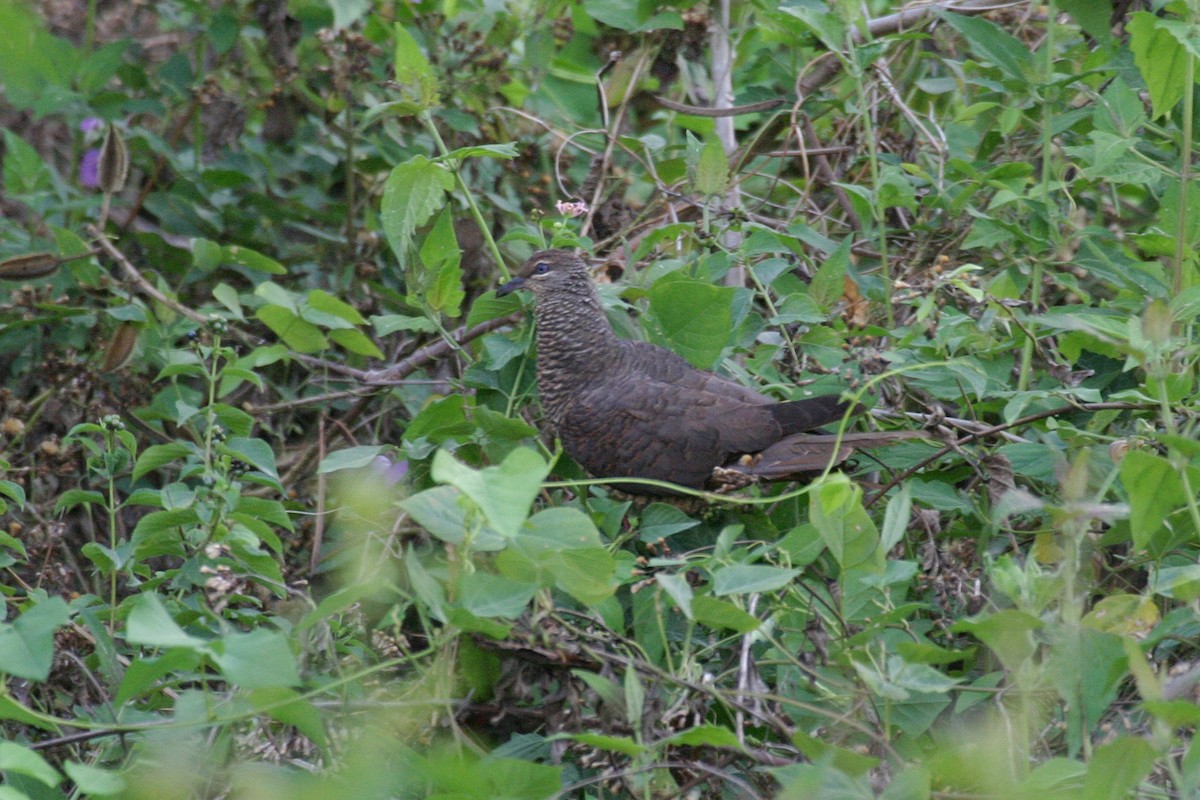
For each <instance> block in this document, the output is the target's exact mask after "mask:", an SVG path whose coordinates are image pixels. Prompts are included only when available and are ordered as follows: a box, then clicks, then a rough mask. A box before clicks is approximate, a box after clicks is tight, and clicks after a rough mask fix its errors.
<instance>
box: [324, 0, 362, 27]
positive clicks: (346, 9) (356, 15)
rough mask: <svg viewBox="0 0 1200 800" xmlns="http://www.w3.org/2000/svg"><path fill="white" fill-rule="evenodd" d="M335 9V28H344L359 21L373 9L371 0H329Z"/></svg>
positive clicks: (331, 6)
mask: <svg viewBox="0 0 1200 800" xmlns="http://www.w3.org/2000/svg"><path fill="white" fill-rule="evenodd" d="M328 2H329V7H330V8H331V9H332V10H333V28H334V30H339V31H340V30H342V29H343V28H349V27H350V26H351V25H353V24H354V23H356V22H358V21H359V20H360V19H362V18H363V17H364V16H366V14H367V12H368V11H370V10H371V0H328Z"/></svg>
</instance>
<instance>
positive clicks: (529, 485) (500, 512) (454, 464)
mask: <svg viewBox="0 0 1200 800" xmlns="http://www.w3.org/2000/svg"><path fill="white" fill-rule="evenodd" d="M431 474H432V476H433V479H434V480H435V481H437V482H438V483H448V484H450V485H451V486H455V487H457V488H458V489H459V490H460V491H461V492H462V493H463V494H465V495H466V496H467V497H469V498H470V499H471V500H472V501H473V502H474V503H475V504H476V505H477V506H478V507H479V510H480V511H482V512H483V515H484V518H485V519H487V521H488V522H489V523H490V524H491V526H492V527H493V528H495V529H496V530H497V531H499V532H500V533H501V534H503V535H504V536H506V537H509V538H512V537H515V536H516V535H517V532H518V531H519V530H520V528H521V523H523V522H524V521H525V519H526V517H528V516H529V506H530V505H531V504H532V503H533V499H534V498H535V497H537V493H538V492H539V491H540V490H541V487H542V481H543V480H545V478H546V476H547V475H549V474H550V465H549V464H547V463H546V462H545V461H544V460H543V459H542V457H541V456H540V455H538V454H537V453H536V452H534V451H533V450H530V449H529V448H526V447H518V448H516V449H514V450H513V451H512V452H511V453H509V454H508V456H507V457H506V458H505V459H504V461H502V462H501V463H500V464H499V465H497V466H492V467H485V468H484V469H479V470H476V469H472V468H470V467H468V466H466V465H465V464H463V463H461V462H459V461H457V460H455V458H454V457H453V456H452V455H450V454H449V453H447V452H446V451H445V450H438V451H437V453H435V454H434V457H433V469H432V473H431Z"/></svg>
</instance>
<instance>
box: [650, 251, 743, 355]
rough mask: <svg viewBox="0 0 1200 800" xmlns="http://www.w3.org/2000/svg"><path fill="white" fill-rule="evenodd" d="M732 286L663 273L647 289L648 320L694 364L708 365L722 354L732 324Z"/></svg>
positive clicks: (675, 349) (665, 341)
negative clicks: (648, 294)
mask: <svg viewBox="0 0 1200 800" xmlns="http://www.w3.org/2000/svg"><path fill="white" fill-rule="evenodd" d="M733 296H734V289H733V288H732V287H718V286H712V285H711V284H708V283H704V282H703V281H696V280H691V279H689V278H685V277H683V276H682V275H679V274H678V273H671V274H670V275H665V276H663V277H662V278H659V279H658V280H657V281H655V283H654V286H653V287H651V289H650V314H649V318H650V322H651V323H653V325H654V326H655V327H657V329H658V331H659V332H660V333H661V337H662V339H663V340H664V341H663V344H665V345H667V346H668V347H670V348H671V349H672V350H674V351H675V352H677V353H679V354H680V355H681V356H683V357H684V358H686V359H687V360H688V361H689V362H690V363H691V364H692V365H693V366H696V367H700V368H701V369H711V368H712V367H713V365H715V364H716V363H717V360H718V359H719V358H720V357H721V354H722V353H723V352H724V350H725V346H726V345H727V344H728V342H729V337H730V334H731V332H732V328H733Z"/></svg>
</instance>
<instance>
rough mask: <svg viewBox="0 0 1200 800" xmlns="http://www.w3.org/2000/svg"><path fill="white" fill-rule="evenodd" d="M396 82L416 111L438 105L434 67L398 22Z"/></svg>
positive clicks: (426, 109)
mask: <svg viewBox="0 0 1200 800" xmlns="http://www.w3.org/2000/svg"><path fill="white" fill-rule="evenodd" d="M394 30H395V35H396V51H395V58H396V64H395V68H396V83H397V84H399V85H400V93H401V95H402V98H403V99H404V100H406V101H408V102H410V103H412V104H413V106H414V108H415V110H416V111H428V110H429V109H431V108H433V107H434V106H435V105H437V102H438V87H437V78H435V77H434V74H433V67H432V66H430V64H429V59H427V58H426V57H425V54H424V53H423V52H421V46H420V45H418V44H417V40H416V39H414V38H413V37H412V34H410V33H409V32H408V31H406V30H405V29H404V27H403V26H402V25H400V24H399V23H396V26H395V29H394Z"/></svg>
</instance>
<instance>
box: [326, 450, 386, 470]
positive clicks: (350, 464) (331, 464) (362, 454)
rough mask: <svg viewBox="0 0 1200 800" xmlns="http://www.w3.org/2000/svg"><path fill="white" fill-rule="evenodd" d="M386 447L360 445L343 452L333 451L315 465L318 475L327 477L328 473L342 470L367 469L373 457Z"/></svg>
mask: <svg viewBox="0 0 1200 800" xmlns="http://www.w3.org/2000/svg"><path fill="white" fill-rule="evenodd" d="M385 449H386V447H385V446H384V445H381V444H370V445H360V446H358V447H347V448H346V449H344V450H334V451H333V452H332V453H330V454H329V455H327V456H325V458H323V459H321V463H320V464H318V465H317V474H318V475H327V474H329V473H330V472H337V471H338V470H342V469H361V468H362V467H368V466H370V465H371V462H372V461H374V460H375V457H376V456H378V455H379V454H380V453H382V452H383V451H384V450H385Z"/></svg>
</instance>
